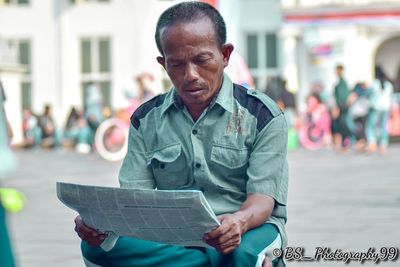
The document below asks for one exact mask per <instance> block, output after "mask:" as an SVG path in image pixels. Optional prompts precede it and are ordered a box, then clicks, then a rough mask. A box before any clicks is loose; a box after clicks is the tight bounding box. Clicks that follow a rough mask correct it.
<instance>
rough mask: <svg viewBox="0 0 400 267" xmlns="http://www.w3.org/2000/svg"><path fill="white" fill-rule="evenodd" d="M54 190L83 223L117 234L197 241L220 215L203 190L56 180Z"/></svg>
mask: <svg viewBox="0 0 400 267" xmlns="http://www.w3.org/2000/svg"><path fill="white" fill-rule="evenodd" d="M57 196H58V199H59V200H60V201H61V202H63V203H64V204H65V205H66V206H67V207H69V208H71V209H73V210H75V211H77V212H78V213H79V214H80V216H81V217H82V219H83V221H84V222H85V224H86V225H88V226H89V227H91V228H94V229H97V230H98V231H101V232H105V233H113V234H115V235H117V236H132V237H136V238H140V239H145V240H151V241H156V242H161V243H167V244H173V245H182V246H201V247H207V246H208V245H207V244H206V243H204V242H203V241H202V238H203V235H204V233H206V232H209V231H211V230H213V229H215V228H216V227H218V226H219V225H220V224H219V221H218V219H217V217H216V216H215V214H214V212H213V210H212V209H211V207H210V205H209V204H208V202H207V200H206V199H205V197H204V195H203V193H202V192H201V191H195V190H142V189H128V188H115V187H101V186H88V185H79V184H71V183H62V182H57Z"/></svg>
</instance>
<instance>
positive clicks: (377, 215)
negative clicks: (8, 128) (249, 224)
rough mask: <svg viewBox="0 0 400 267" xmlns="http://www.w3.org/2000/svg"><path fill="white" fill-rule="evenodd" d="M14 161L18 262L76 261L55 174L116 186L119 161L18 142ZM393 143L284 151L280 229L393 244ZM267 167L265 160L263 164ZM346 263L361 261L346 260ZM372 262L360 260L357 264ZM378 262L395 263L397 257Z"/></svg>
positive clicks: (342, 242)
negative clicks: (22, 199) (362, 150)
mask: <svg viewBox="0 0 400 267" xmlns="http://www.w3.org/2000/svg"><path fill="white" fill-rule="evenodd" d="M16 155H17V157H18V160H19V168H18V170H16V171H15V172H14V173H13V174H12V175H11V177H10V179H8V180H6V181H4V182H3V186H7V187H14V188H17V189H18V190H20V191H22V192H23V193H24V194H25V195H26V197H27V200H28V201H27V203H26V207H25V208H24V210H23V211H21V212H20V213H17V214H13V215H10V216H9V225H10V230H11V234H12V237H13V246H14V250H15V254H16V258H17V259H18V263H19V265H18V266H20V267H47V266H49V267H53V266H58V267H79V266H84V265H83V262H82V260H81V256H80V249H79V238H78V237H77V235H76V234H75V232H74V229H73V228H74V222H73V219H74V218H75V216H76V214H75V213H74V212H73V211H72V210H70V209H69V208H67V207H65V206H64V205H63V204H62V203H61V202H59V201H58V199H57V196H56V190H55V189H56V181H65V182H75V183H82V184H95V185H108V186H117V185H118V181H117V176H118V169H119V167H120V164H121V163H120V162H118V163H110V162H106V161H104V160H102V159H101V158H99V156H98V155H96V154H91V155H82V154H77V153H75V152H72V151H64V150H53V151H51V150H41V149H33V150H18V151H16ZM399 155H400V145H399V144H393V145H392V146H391V147H389V150H388V153H387V154H386V155H385V156H380V155H379V154H374V155H366V154H356V153H355V152H350V153H349V154H346V155H343V154H340V153H337V152H335V151H332V150H320V151H306V150H303V149H299V150H297V151H292V152H289V157H288V158H289V166H290V176H289V177H290V184H289V199H288V222H287V232H288V237H289V246H290V247H300V248H303V249H304V250H303V253H304V254H305V256H311V257H312V256H313V255H314V254H315V252H316V247H325V248H329V249H330V250H332V251H335V250H336V249H340V250H342V251H343V252H367V251H368V249H369V248H371V247H372V248H375V249H376V250H377V251H379V250H380V248H381V247H397V248H399V247H400V231H399V230H398V227H399V222H400V160H399ZM266 167H267V166H266ZM351 264H352V266H361V264H360V263H358V262H352V263H351ZM372 265H374V266H375V264H373V263H371V262H368V261H366V262H365V264H364V265H363V266H372ZM288 266H289V267H290V266H293V267H297V266H299V267H317V266H345V264H344V263H343V262H342V261H323V260H320V261H319V262H298V261H290V262H289V263H288ZM378 266H400V260H399V259H397V260H396V261H395V262H381V263H380V264H379V265H378Z"/></svg>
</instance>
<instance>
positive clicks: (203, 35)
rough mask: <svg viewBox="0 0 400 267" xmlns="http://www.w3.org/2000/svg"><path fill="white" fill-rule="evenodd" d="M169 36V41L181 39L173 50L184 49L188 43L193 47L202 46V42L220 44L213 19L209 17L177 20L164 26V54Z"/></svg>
mask: <svg viewBox="0 0 400 267" xmlns="http://www.w3.org/2000/svg"><path fill="white" fill-rule="evenodd" d="M204 24H208V25H204ZM207 26H209V27H207ZM171 34H172V36H171ZM167 36H168V41H169V42H171V41H175V42H176V41H178V40H181V42H180V43H179V45H178V46H177V47H176V48H174V49H173V50H176V49H182V47H183V46H187V45H189V46H193V47H200V46H202V44H204V45H210V44H212V45H215V46H218V42H217V36H216V33H215V29H214V27H213V24H212V21H211V20H210V19H209V18H207V17H205V18H201V19H199V20H195V21H191V22H177V23H174V24H171V25H168V26H166V27H164V28H162V29H161V30H160V40H161V45H162V48H163V52H164V54H165V49H166V47H167V46H166V42H165V39H166V38H167ZM183 41H185V43H183Z"/></svg>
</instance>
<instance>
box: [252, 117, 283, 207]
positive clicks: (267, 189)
mask: <svg viewBox="0 0 400 267" xmlns="http://www.w3.org/2000/svg"><path fill="white" fill-rule="evenodd" d="M287 132H288V130H287V123H286V120H285V117H284V115H283V113H281V114H280V115H278V116H276V117H275V118H273V119H272V120H271V122H270V123H269V124H268V125H266V126H265V127H264V128H263V129H262V130H261V131H260V132H259V133H258V134H257V136H256V139H255V142H254V146H253V149H252V151H251V154H250V159H249V167H248V170H247V174H248V177H249V179H248V181H247V193H248V194H249V193H259V194H264V195H269V196H271V197H273V198H274V199H275V201H277V202H278V203H279V204H281V205H286V202H287V189H288V165H287V159H286V156H287V140H288V139H287V138H288V136H287Z"/></svg>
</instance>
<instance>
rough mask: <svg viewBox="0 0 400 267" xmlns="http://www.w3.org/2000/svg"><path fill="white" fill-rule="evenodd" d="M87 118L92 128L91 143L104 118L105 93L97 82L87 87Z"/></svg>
mask: <svg viewBox="0 0 400 267" xmlns="http://www.w3.org/2000/svg"><path fill="white" fill-rule="evenodd" d="M85 105H86V107H85V118H86V121H87V123H88V126H89V128H90V132H91V133H90V134H91V138H90V140H91V144H93V140H94V135H95V133H96V130H97V127H99V125H100V123H101V122H102V121H103V120H104V117H103V107H104V103H103V95H102V93H101V90H100V86H99V84H97V83H92V84H90V85H89V86H88V88H87V97H86V99H85Z"/></svg>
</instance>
